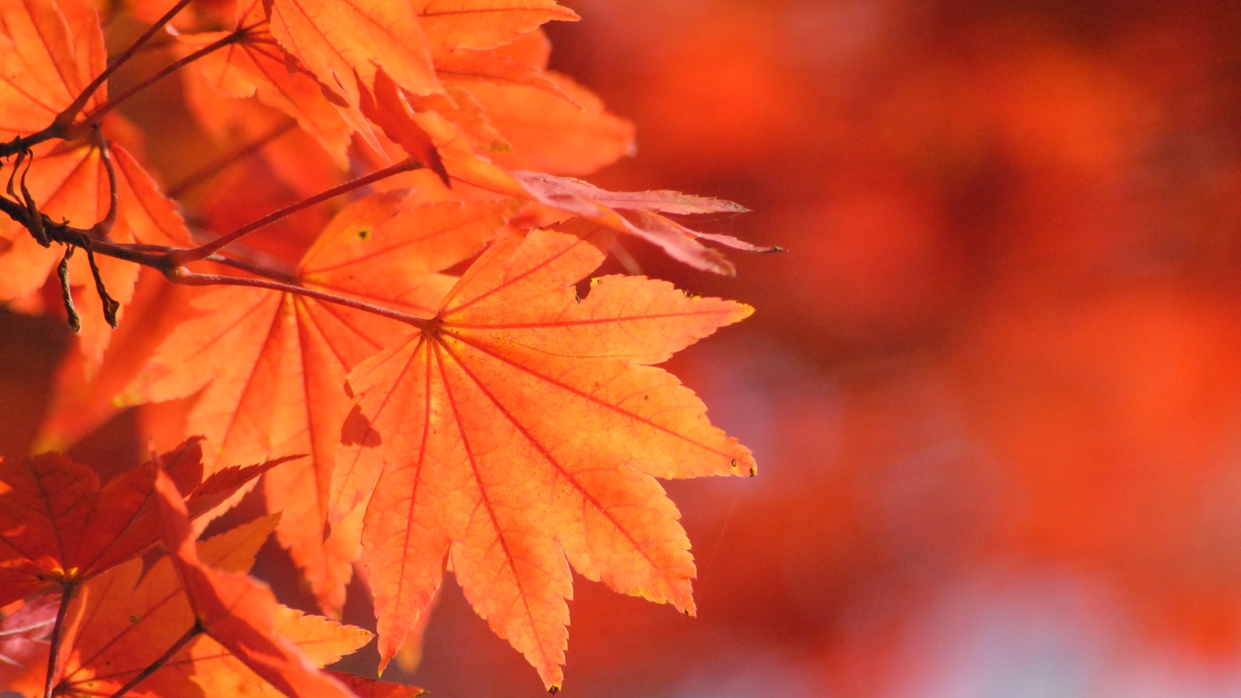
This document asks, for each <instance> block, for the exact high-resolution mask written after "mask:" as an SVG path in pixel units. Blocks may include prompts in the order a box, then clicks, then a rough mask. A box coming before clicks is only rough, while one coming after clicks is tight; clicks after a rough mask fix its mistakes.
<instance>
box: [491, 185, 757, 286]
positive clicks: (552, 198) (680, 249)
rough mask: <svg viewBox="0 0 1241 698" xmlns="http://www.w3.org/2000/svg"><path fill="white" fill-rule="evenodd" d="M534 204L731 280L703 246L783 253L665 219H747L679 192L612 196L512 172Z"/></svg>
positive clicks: (725, 204) (725, 205) (733, 208)
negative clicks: (680, 216)
mask: <svg viewBox="0 0 1241 698" xmlns="http://www.w3.org/2000/svg"><path fill="white" fill-rule="evenodd" d="M513 177H514V178H515V179H517V180H519V181H520V182H521V183H522V186H524V187H525V189H526V191H527V192H529V194H530V196H531V197H532V198H534V200H535V201H538V202H539V203H541V204H543V205H545V206H548V207H549V208H552V209H556V210H558V211H562V212H564V213H569V214H572V215H576V216H581V217H582V218H585V219H587V220H591V221H595V222H597V223H601V224H603V225H606V226H608V227H609V228H612V229H613V230H617V231H619V232H623V233H629V234H630V235H635V236H637V237H640V238H642V239H644V240H646V241H648V242H650V243H653V244H655V245H658V246H659V247H661V248H663V250H664V251H665V252H667V253H668V256H670V257H672V258H673V259H676V260H678V261H681V262H684V263H686V264H689V265H690V266H693V267H697V268H699V269H704V270H706V271H712V272H715V273H717V274H725V275H728V276H731V275H733V274H734V273H736V268H735V267H734V266H733V264H732V262H730V261H728V258H727V257H725V256H724V255H723V254H721V253H720V252H719V251H718V250H714V249H711V248H709V247H706V246H705V245H703V244H702V243H700V242H699V240H700V239H701V240H710V241H712V242H716V243H719V244H722V245H726V246H728V247H732V248H734V249H739V250H745V251H747V252H775V251H778V250H780V249H781V248H779V247H759V246H757V245H752V244H750V243H748V242H745V241H744V240H739V239H737V238H735V237H733V236H731V235H717V234H709V233H700V232H698V231H696V230H691V229H690V228H687V227H685V226H683V225H681V224H680V223H677V222H676V221H673V220H672V219H670V218H667V217H666V216H663V215H660V214H663V213H673V214H696V213H744V212H746V211H748V210H749V209H747V208H745V207H744V206H741V205H739V204H735V203H733V202H731V201H724V200H723V199H714V198H709V197H702V196H692V195H689V194H682V193H680V192H675V191H667V190H662V191H647V192H611V191H606V190H604V189H600V188H599V187H596V186H594V185H593V184H590V183H587V182H583V181H581V180H578V179H572V178H569V177H554V176H552V175H547V174H542V173H538V172H514V173H513Z"/></svg>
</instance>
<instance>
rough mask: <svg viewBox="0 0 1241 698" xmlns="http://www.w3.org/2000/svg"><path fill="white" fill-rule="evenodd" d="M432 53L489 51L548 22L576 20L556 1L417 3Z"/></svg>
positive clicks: (421, 0)
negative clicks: (433, 51) (457, 50)
mask: <svg viewBox="0 0 1241 698" xmlns="http://www.w3.org/2000/svg"><path fill="white" fill-rule="evenodd" d="M414 7H415V11H416V12H417V13H418V20H419V23H420V24H421V25H422V28H423V31H424V32H425V33H426V36H427V43H428V44H429V45H430V46H431V48H432V49H433V50H439V51H444V50H449V49H455V48H466V49H488V48H496V47H498V46H503V45H505V44H507V43H510V42H512V41H514V40H515V39H517V38H518V37H520V36H521V35H522V34H525V33H527V32H530V31H533V30H535V29H537V28H539V27H540V26H542V25H543V24H544V23H546V22H548V21H551V20H562V21H565V20H568V21H574V20H577V19H578V16H577V13H575V12H574V11H573V10H570V9H569V8H567V7H564V6H562V5H558V4H556V2H555V0H416V1H415V2H414Z"/></svg>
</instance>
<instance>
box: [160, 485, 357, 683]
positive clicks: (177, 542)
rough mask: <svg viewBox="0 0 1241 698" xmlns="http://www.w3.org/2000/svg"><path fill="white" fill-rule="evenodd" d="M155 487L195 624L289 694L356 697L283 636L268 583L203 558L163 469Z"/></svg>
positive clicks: (165, 533)
mask: <svg viewBox="0 0 1241 698" xmlns="http://www.w3.org/2000/svg"><path fill="white" fill-rule="evenodd" d="M155 491H156V494H157V495H158V498H157V501H158V503H159V510H160V523H161V524H162V529H163V540H164V546H165V547H166V548H167V549H168V550H169V554H170V556H171V560H172V566H173V568H174V569H175V570H176V572H177V577H178V578H179V579H180V581H181V587H182V589H183V590H184V592H185V596H186V599H187V600H188V601H189V606H190V609H191V611H192V612H193V615H194V618H195V625H196V627H197V628H199V629H201V631H202V632H203V633H206V634H207V635H208V636H210V637H211V638H212V639H213V640H215V641H216V642H218V643H220V645H221V646H223V647H224V648H225V649H227V650H228V651H229V652H230V653H231V654H232V656H233V657H234V658H236V659H237V660H239V661H240V662H241V663H242V664H244V665H245V666H246V667H247V668H249V669H250V670H251V671H253V672H254V673H255V674H257V675H258V676H259V677H261V678H262V679H263V680H265V681H266V682H267V683H269V684H271V685H272V686H274V687H275V688H277V689H278V690H279V691H280V692H281V693H283V694H285V695H286V696H290V698H351V697H350V694H349V690H348V689H346V688H345V687H344V686H342V685H341V684H340V683H339V682H338V681H336V680H335V679H333V678H332V677H330V676H328V675H327V674H324V673H322V672H320V671H318V670H317V669H315V668H314V667H313V666H312V665H311V663H310V662H309V661H308V659H307V657H306V656H305V655H304V654H302V653H301V652H300V651H298V650H297V649H296V648H295V647H294V646H292V645H291V644H289V643H288V642H285V641H283V640H281V639H280V635H279V633H278V627H279V625H280V624H281V621H282V619H281V618H280V615H281V610H280V609H281V607H280V605H279V604H277V603H276V597H275V596H273V595H272V593H271V591H270V590H269V589H268V588H267V587H266V586H261V585H259V584H258V583H256V582H255V581H254V580H252V579H250V578H249V577H247V576H245V575H244V574H239V573H236V572H232V573H230V572H222V571H220V570H216V569H213V568H212V567H210V566H208V565H205V564H203V563H202V561H200V560H199V559H198V551H197V549H196V548H195V545H194V536H193V533H192V531H191V527H190V518H189V513H188V510H187V509H186V507H185V503H184V502H183V501H182V498H181V494H180V492H178V491H177V486H176V485H175V484H174V483H173V481H172V479H171V478H169V477H168V475H167V474H165V473H164V472H163V471H160V472H158V473H156V476H155Z"/></svg>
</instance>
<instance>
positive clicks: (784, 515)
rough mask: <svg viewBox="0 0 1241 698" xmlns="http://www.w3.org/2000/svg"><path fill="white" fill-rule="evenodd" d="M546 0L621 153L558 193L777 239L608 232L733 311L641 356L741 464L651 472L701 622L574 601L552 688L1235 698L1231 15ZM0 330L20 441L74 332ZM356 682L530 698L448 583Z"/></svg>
mask: <svg viewBox="0 0 1241 698" xmlns="http://www.w3.org/2000/svg"><path fill="white" fill-rule="evenodd" d="M564 4H566V5H569V6H570V7H572V8H574V9H575V10H577V11H578V12H579V14H581V15H582V17H583V21H582V22H580V23H576V24H553V25H551V26H549V27H548V32H549V34H550V35H551V37H552V41H553V45H554V46H555V50H554V52H553V67H555V68H557V69H559V70H561V71H563V72H566V73H568V74H570V75H572V76H573V77H574V78H576V79H577V80H578V81H580V82H582V83H583V84H585V85H587V86H589V87H590V88H592V89H593V90H595V91H596V92H598V93H599V94H600V96H601V97H602V98H603V99H604V101H605V102H606V103H607V104H608V105H609V107H610V109H611V110H612V111H613V112H615V113H617V114H619V115H621V116H624V117H627V118H629V119H631V120H633V121H634V122H635V123H636V125H637V129H638V153H637V156H636V157H635V158H632V159H629V160H626V161H624V162H622V163H619V164H617V165H613V166H611V167H609V168H607V169H606V170H604V171H602V172H600V173H598V174H597V175H594V176H592V177H590V179H591V181H592V182H594V183H596V184H598V185H600V186H603V187H606V188H609V189H614V190H615V189H622V190H641V189H677V190H681V191H686V192H691V193H696V194H704V195H709V196H719V197H723V198H728V199H732V200H735V201H738V202H740V203H742V204H744V205H746V206H748V207H750V208H751V209H753V210H754V212H753V213H749V214H746V215H736V216H734V215H728V216H716V217H708V218H706V219H705V220H703V219H702V218H699V219H694V220H688V221H686V222H687V223H689V224H690V225H693V226H694V227H696V228H699V229H702V230H705V231H707V232H714V233H726V234H732V235H737V236H739V237H742V238H744V239H746V240H749V241H752V242H755V243H759V244H778V245H781V246H784V247H786V248H788V250H789V251H788V252H787V253H784V254H773V255H750V256H743V255H740V254H736V253H732V254H731V255H730V256H731V257H732V258H733V259H734V261H736V263H737V266H738V268H739V272H738V275H737V277H736V278H735V279H725V278H719V277H715V276H711V275H708V274H703V273H698V272H695V271H693V270H690V269H687V268H685V267H683V266H680V265H678V264H676V263H674V262H671V261H670V260H668V259H667V258H666V257H664V256H663V255H662V253H660V252H658V251H655V250H652V249H649V248H645V247H643V246H641V245H640V244H639V243H636V242H628V243H626V248H627V250H628V251H629V252H630V253H631V254H632V255H633V256H634V257H635V259H636V260H637V262H638V264H639V265H640V266H641V267H642V269H643V271H644V272H645V273H647V274H649V275H652V276H658V277H662V278H667V279H671V280H673V281H675V282H676V283H677V284H678V285H679V286H681V287H684V288H686V289H689V290H692V291H695V292H699V293H703V294H710V295H718V296H724V297H728V298H735V299H739V300H742V301H745V302H747V303H750V304H752V305H754V306H755V307H756V308H757V313H756V314H755V315H754V317H752V318H751V319H749V320H747V321H746V322H744V323H742V324H740V325H738V326H735V327H730V328H727V329H725V330H723V331H721V332H720V333H719V334H718V335H717V336H714V337H712V338H711V339H709V340H707V341H705V342H703V343H701V344H700V345H697V346H695V347H694V348H692V349H690V350H688V351H686V352H683V353H682V354H681V355H679V356H678V357H677V358H676V359H674V361H673V362H671V365H670V366H669V368H670V369H671V370H672V371H673V372H675V373H677V374H678V375H679V376H681V377H682V378H683V380H684V381H685V382H686V383H687V384H689V385H690V386H691V387H693V388H694V389H695V390H696V391H698V393H699V394H700V395H701V396H702V397H703V399H704V400H705V402H706V403H707V404H708V405H709V406H710V407H711V416H712V419H713V421H714V422H715V423H716V424H718V425H720V426H721V427H723V428H724V429H726V430H727V431H729V432H730V433H731V434H733V435H734V436H736V437H738V438H739V439H740V440H741V441H742V442H743V443H745V444H747V445H749V446H750V447H751V448H753V450H754V451H755V453H756V455H757V458H758V462H759V466H760V471H759V476H758V477H757V478H754V479H736V480H710V481H708V480H699V481H687V482H674V483H669V485H668V488H669V490H671V491H672V495H673V497H674V499H675V500H676V501H677V503H678V505H679V506H680V508H681V511H682V513H683V520H684V524H685V526H686V528H687V530H688V531H689V534H690V538H691V540H692V541H693V544H694V548H695V555H696V558H697V560H698V565H699V580H698V583H697V588H696V595H697V599H698V606H699V617H698V618H697V619H688V618H685V617H684V616H682V615H680V614H678V613H676V612H675V610H673V609H672V608H669V607H663V606H656V605H654V604H650V603H647V602H644V601H641V600H638V599H632V598H627V597H622V596H619V595H616V594H614V593H611V592H609V591H606V590H605V589H603V587H601V586H600V585H598V584H594V583H590V582H587V581H584V580H581V579H579V580H578V581H577V585H576V590H575V593H576V599H575V600H574V601H573V602H572V603H571V610H572V617H573V625H572V628H571V632H570V643H569V653H568V657H569V664H568V668H567V672H566V675H567V680H566V688H565V692H564V695H566V696H569V697H570V698H572V697H573V696H582V697H584V698H585V697H591V698H595V697H603V698H610V697H620V696H646V697H652V698H732V697H748V696H768V695H770V696H780V697H781V698H803V697H816V698H817V697H828V698H831V697H835V696H839V697H842V698H852V697H855V696H856V697H864V698H869V697H875V698H888V697H893V698H895V697H910V698H1010V697H1011V698H1027V697H1029V698H1034V697H1055V698H1059V697H1070V698H1071V697H1076V696H1082V697H1091V698H1093V697H1096V696H1102V697H1113V696H1115V697H1126V698H1127V697H1142V698H1156V697H1162V696H1176V697H1187V698H1197V697H1200V696H1201V697H1216V696H1241V4H1238V3H1236V2H1235V1H1231V2H1195V1H1192V0H1190V1H1186V2H1179V3H1169V2H1160V1H1156V0H1130V1H1129V2H1123V3H1122V2H1086V3H1083V2H1077V1H1074V0H1011V1H1009V2H977V1H973V0H763V1H760V0H677V1H676V2H667V1H666V0H565V2H564ZM0 325H2V327H3V331H4V334H5V335H6V336H8V337H11V338H15V337H20V338H23V340H24V342H10V341H5V342H0V417H2V418H3V419H4V420H5V424H6V428H5V429H4V430H0V453H7V454H16V453H21V452H23V451H24V450H25V449H27V448H28V447H29V443H30V440H31V439H32V438H33V434H34V431H35V430H36V429H37V427H38V423H39V419H40V416H41V414H42V409H43V406H41V405H31V404H30V402H29V395H30V394H31V390H32V389H33V390H42V394H44V395H46V394H48V392H49V391H50V388H49V387H47V386H49V385H50V381H51V380H52V378H51V376H52V373H53V371H54V370H55V367H56V364H57V359H58V356H59V353H60V352H61V351H62V350H63V349H64V347H65V346H67V344H66V342H67V340H66V334H67V333H66V331H65V330H64V329H63V328H62V327H61V326H60V324H59V323H58V322H57V321H55V320H54V319H52V318H39V317H30V316H25V315H16V314H12V313H9V312H7V311H6V312H5V313H4V314H3V316H2V317H0ZM32 345H34V346H39V347H42V349H41V350H40V351H34V352H32V351H31V350H30V349H29V346H32ZM119 419H121V422H124V420H125V419H127V417H125V416H124V415H122V417H121V418H119ZM114 422H115V420H114ZM122 427H124V424H121V425H120V426H117V425H116V424H113V425H112V426H111V427H110V428H111V429H112V430H113V433H115V431H116V430H117V429H120V428H122ZM130 427H132V424H131V425H130ZM131 430H132V429H131ZM111 443H114V440H113V439H112V438H111V437H108V436H107V432H106V431H105V432H101V433H100V434H99V435H95V436H92V437H88V438H87V440H86V441H85V442H83V443H82V444H79V446H77V447H75V451H76V452H77V453H79V454H80V455H81V456H82V457H84V458H85V457H86V455H85V454H97V453H100V452H104V451H107V449H108V448H110V446H109V444H111ZM127 447H132V444H130V445H128V446H127ZM265 555H266V556H267V559H269V560H271V561H269V562H267V563H265V564H264V566H263V567H261V568H259V569H258V570H256V571H257V572H258V573H259V574H260V575H262V576H264V577H265V578H268V579H271V580H273V583H274V585H275V588H276V591H277V593H278V594H279V595H280V596H281V598H282V600H285V601H287V602H290V603H294V604H299V605H302V606H306V607H308V606H309V603H310V600H309V597H308V595H307V594H306V593H305V591H304V590H301V589H299V588H297V586H296V583H295V582H292V581H287V580H292V579H293V575H292V568H291V566H290V565H289V563H288V562H287V558H281V557H280V556H281V555H282V553H281V552H280V550H279V548H278V547H277V546H275V545H274V544H269V546H268V548H267V549H266V553H265ZM282 579H283V580H286V581H284V582H282V581H281V580H282ZM350 597H351V601H350V605H349V607H348V608H347V609H346V620H348V621H351V622H355V623H359V624H365V625H370V624H372V623H373V619H372V618H371V617H370V611H369V607H368V605H367V604H368V601H367V599H366V596H365V590H364V589H363V588H362V587H360V586H358V585H357V584H355V585H354V586H353V587H352V588H351V590H350ZM372 627H373V626H372ZM375 660H376V657H375V654H374V651H373V649H371V650H370V654H362V655H359V657H358V658H356V659H354V660H352V661H351V662H350V664H349V665H348V667H347V668H348V669H350V670H355V671H359V672H362V671H370V670H373V668H374V666H375ZM385 678H386V679H392V680H400V681H411V682H414V683H417V684H419V685H421V686H424V687H426V688H428V689H430V690H431V692H432V695H433V696H444V697H457V696H461V697H471V698H488V697H491V696H496V697H499V696H504V697H508V696H515V697H518V698H521V697H523V696H530V697H534V696H540V695H545V694H544V693H543V691H542V688H541V685H540V682H539V680H538V678H537V677H536V675H535V673H534V671H533V670H532V669H531V668H530V667H529V666H528V665H527V664H526V663H525V661H524V660H523V659H522V657H521V656H520V655H519V654H518V653H516V652H515V651H513V650H512V649H511V648H510V647H509V646H508V645H507V643H505V642H503V641H502V640H499V639H498V638H496V637H495V636H493V635H492V634H491V632H490V631H489V630H488V628H487V626H486V623H485V622H484V621H482V620H480V619H479V618H477V617H476V616H475V615H474V613H473V612H472V611H471V610H470V609H469V607H468V605H467V604H466V602H465V601H464V599H463V598H462V596H461V593H460V591H459V590H458V589H457V588H456V586H455V585H454V584H453V582H451V581H448V582H447V583H446V584H445V587H444V591H443V593H442V598H441V601H440V604H439V606H438V608H437V609H436V610H435V612H434V614H433V616H432V618H431V621H430V624H429V628H428V631H427V638H426V646H425V655H424V658H423V661H422V664H421V666H420V667H419V668H418V670H417V671H416V672H414V673H412V674H410V673H402V672H401V671H400V670H399V669H397V668H396V667H395V666H393V667H392V668H391V669H390V670H389V672H388V673H387V674H386V675H385Z"/></svg>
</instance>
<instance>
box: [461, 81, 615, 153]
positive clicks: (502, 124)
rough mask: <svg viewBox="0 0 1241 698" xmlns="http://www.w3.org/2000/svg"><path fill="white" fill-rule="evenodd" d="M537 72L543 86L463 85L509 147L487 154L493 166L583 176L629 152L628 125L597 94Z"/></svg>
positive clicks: (480, 83)
mask: <svg viewBox="0 0 1241 698" xmlns="http://www.w3.org/2000/svg"><path fill="white" fill-rule="evenodd" d="M540 76H541V77H542V78H543V79H544V80H546V82H547V83H548V85H546V86H545V85H523V84H510V85H502V84H494V81H487V82H482V81H475V82H473V83H472V84H467V85H466V86H465V87H466V89H467V90H469V91H470V93H471V94H473V95H474V97H476V98H477V99H478V100H479V102H480V103H481V104H482V106H483V109H484V110H485V111H486V113H487V117H488V119H489V120H490V122H491V123H492V124H493V125H494V126H495V128H496V130H498V131H499V132H500V133H501V134H503V136H504V138H505V140H506V141H508V142H509V143H510V144H511V145H512V152H511V153H497V154H495V155H494V156H492V157H493V159H494V160H495V162H496V164H498V165H500V166H501V167H505V168H507V169H532V170H539V171H543V172H550V173H553V174H571V175H584V174H589V173H591V172H594V171H595V170H597V169H599V168H600V167H603V166H604V165H607V164H610V163H612V162H615V161H616V160H617V159H619V158H621V157H624V156H626V155H633V154H634V141H633V139H634V130H633V124H631V123H629V122H628V121H625V120H623V119H620V118H617V117H615V116H613V115H612V114H609V113H608V112H607V111H605V110H604V108H603V103H602V102H601V101H600V100H599V98H598V97H596V96H595V95H594V94H592V93H591V92H590V91H589V90H587V89H585V88H583V87H581V86H580V85H578V84H577V83H575V82H573V81H572V80H570V79H569V78H567V77H565V76H563V75H557V74H555V73H540ZM549 86H550V87H551V88H552V89H548V87H549ZM566 96H567V97H568V98H567V99H566Z"/></svg>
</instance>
